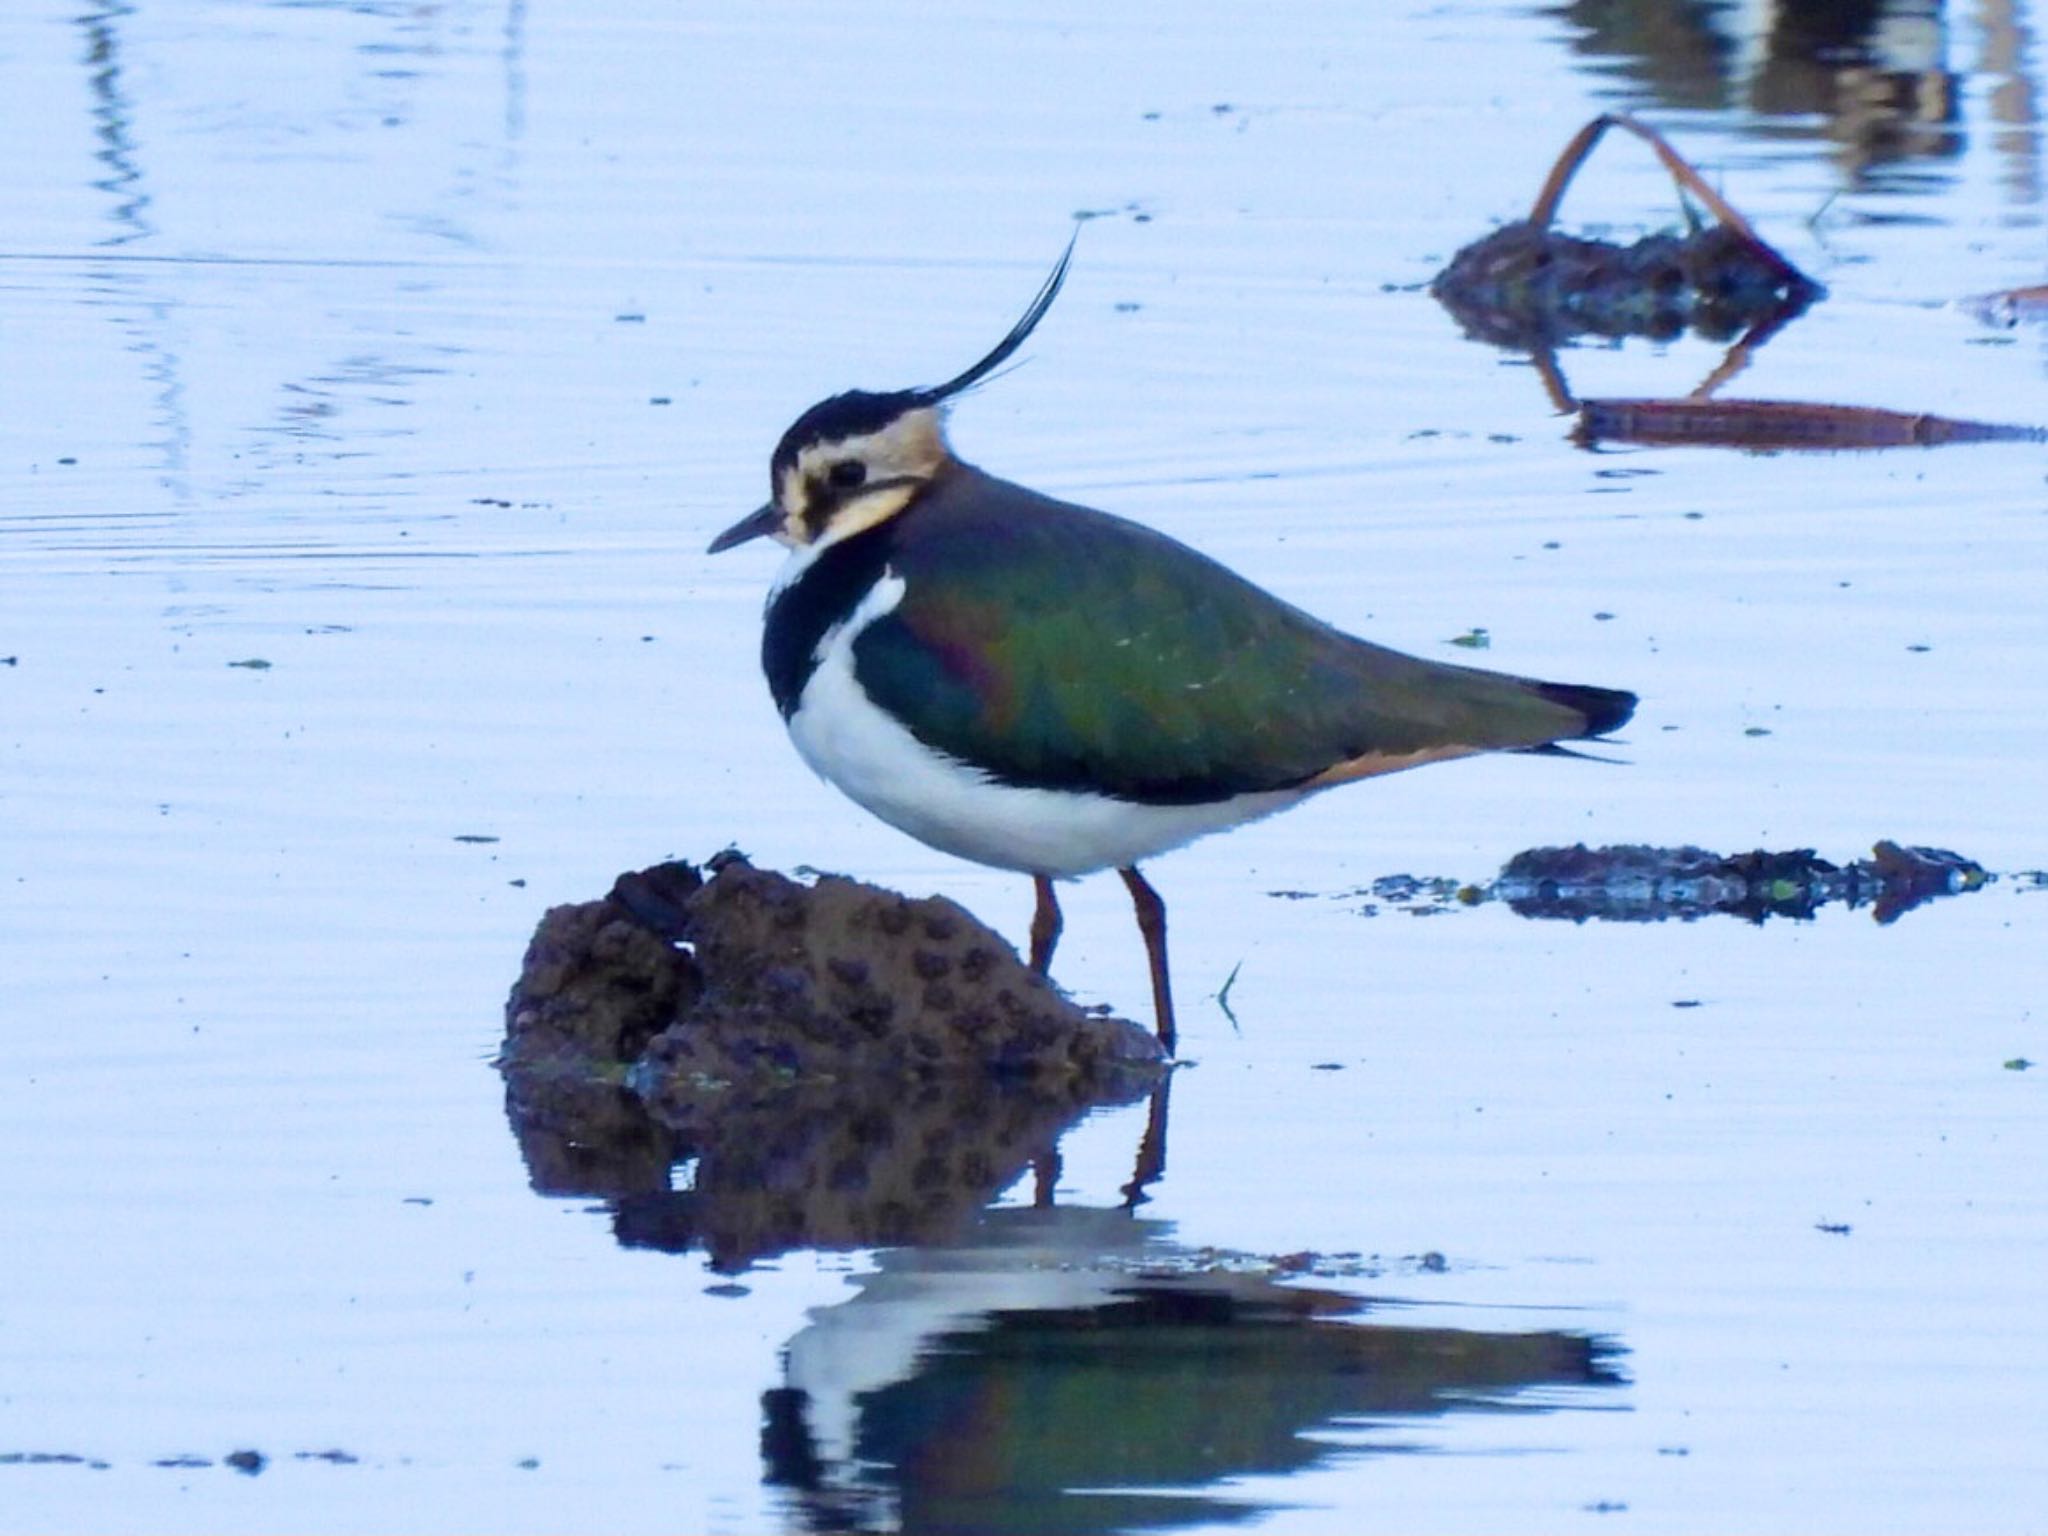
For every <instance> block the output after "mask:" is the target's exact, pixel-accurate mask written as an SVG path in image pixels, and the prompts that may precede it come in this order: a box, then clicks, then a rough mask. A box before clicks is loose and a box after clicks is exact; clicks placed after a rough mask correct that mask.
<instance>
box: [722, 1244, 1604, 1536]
mask: <svg viewBox="0 0 2048 1536" xmlns="http://www.w3.org/2000/svg"><path fill="white" fill-rule="evenodd" d="M1317 1258H1318V1256H1315V1255H1307V1254H1301V1255H1285V1256H1281V1257H1278V1258H1275V1259H1271V1260H1265V1261H1253V1260H1251V1259H1249V1258H1248V1257H1246V1256H1242V1255H1223V1256H1220V1257H1212V1256H1210V1255H1208V1253H1207V1251H1206V1250H1200V1249H1185V1248H1182V1247H1180V1246H1179V1245H1178V1244H1176V1243H1174V1242H1173V1241H1172V1240H1171V1229H1170V1228H1169V1227H1167V1226H1166V1225H1165V1224H1163V1223H1159V1222H1148V1221H1142V1220H1133V1219H1131V1218H1130V1217H1129V1216H1128V1215H1127V1214H1125V1213H1123V1212H1120V1211H1115V1212H1112V1211H1101V1210H1089V1209H1085V1208H1081V1209H1061V1210H1023V1209H1014V1208H1013V1209H1005V1210H999V1211H992V1212H990V1213H988V1214H987V1215H986V1216H985V1217H983V1218H982V1219H981V1220H980V1221H979V1222H977V1223H976V1224H975V1225H974V1227H973V1228H972V1229H970V1230H969V1231H968V1232H966V1233H963V1234H962V1236H961V1237H960V1238H959V1239H958V1240H957V1241H955V1242H953V1243H949V1244H947V1245H946V1246H944V1247H941V1248H931V1249H921V1250H907V1251H900V1252H894V1253H889V1254H884V1255H882V1256H881V1257H880V1259H879V1261H878V1265H877V1268H876V1271H875V1272H874V1273H872V1274H868V1275H863V1276H860V1277H859V1278H857V1279H856V1280H855V1281H854V1282H853V1283H854V1285H855V1286H856V1288H857V1289H856V1292H855V1294H854V1296H853V1297H852V1299H850V1300H848V1301H847V1302H845V1303H843V1304H841V1305H839V1306H835V1307H830V1308H822V1309H820V1310H818V1311H816V1312H813V1313H812V1314H811V1320H810V1323H809V1325H808V1326H807V1327H806V1328H805V1329H804V1330H803V1331H802V1332H800V1333H799V1334H797V1335H796V1337H795V1338H793V1339H791V1340H790V1341H789V1344H788V1347H787V1348H786V1350H785V1351H784V1361H785V1370H786V1372H787V1375H786V1378H785V1385H783V1386H781V1387H779V1388H777V1389H775V1390H773V1391H770V1392H769V1393H767V1394H766V1395H765V1396H764V1399H763V1405H762V1406H763V1410H764V1413H763V1417H764V1419H765V1420H766V1428H765V1430H764V1432H763V1435H762V1446H763V1453H764V1455H765V1457H766V1460H767V1463H768V1466H767V1478H768V1481H769V1482H770V1483H772V1484H775V1485H778V1486H781V1487H783V1488H786V1489H788V1490H790V1492H791V1495H792V1497H793V1498H794V1499H795V1500H796V1501H797V1502H798V1503H799V1506H800V1508H801V1510H802V1518H801V1519H800V1520H798V1521H795V1522H792V1523H795V1524H798V1525H800V1526H801V1527H802V1528H804V1529H810V1530H946V1531H997V1530H1030V1531H1097V1530H1101V1531H1110V1530H1126V1531H1128V1530H1147V1529H1160V1528H1165V1527H1168V1526H1171V1527H1179V1526H1182V1525H1186V1524H1195V1523H1202V1524H1209V1525H1221V1524H1224V1523H1228V1522H1230V1521H1231V1520H1232V1519H1233V1517H1234V1518H1235V1519H1240V1520H1241V1519H1246V1518H1249V1517H1252V1516H1254V1515H1256V1514H1257V1513H1259V1510H1258V1508H1257V1506H1255V1505H1247V1504H1244V1503H1241V1502H1236V1501H1225V1500H1223V1499H1221V1498H1218V1497H1217V1495H1216V1489H1217V1486H1218V1484H1219V1483H1225V1482H1228V1481H1230V1480H1233V1479H1243V1478H1251V1477H1257V1476H1260V1475H1280V1474H1284V1473H1289V1472H1294V1471H1299V1470H1301V1469H1303V1468H1305V1467H1307V1466H1310V1465H1314V1464H1316V1463H1319V1462H1323V1461H1326V1460H1327V1459H1328V1458H1330V1457H1332V1456H1334V1455H1337V1454H1341V1453H1343V1452H1350V1453H1356V1452H1359V1451H1364V1452H1367V1453H1370V1451H1371V1450H1372V1449H1373V1448H1374V1447H1375V1446H1376V1445H1382V1446H1386V1447H1387V1448H1389V1449H1398V1450H1409V1449H1413V1448H1414V1443H1415V1442H1414V1436H1415V1434H1416V1432H1417V1430H1418V1427H1419V1425H1420V1424H1422V1423H1426V1422H1427V1421H1429V1420H1432V1419H1436V1418H1440V1417H1442V1416H1444V1415H1447V1414H1455V1413H1460V1412H1470V1411H1479V1412H1489V1413H1500V1412H1503V1411H1506V1412H1518V1411H1519V1412H1525V1413H1534V1412H1544V1411H1550V1410H1554V1409H1556V1408H1558V1407H1560V1406H1562V1405H1565V1404H1570V1403H1573V1402H1575V1401H1576V1402H1578V1403H1581V1404H1583V1405H1585V1406H1588V1407H1593V1406H1604V1404H1603V1403H1602V1401H1601V1397H1600V1396H1597V1395H1596V1393H1599V1392H1600V1390H1601V1389H1612V1388H1614V1387H1616V1386H1618V1385H1620V1384H1621V1381H1622V1377H1621V1375H1620V1372H1619V1370H1618V1369H1617V1356H1618V1351H1617V1350H1616V1349H1615V1347H1614V1346H1613V1345H1612V1344H1611V1343H1609V1342H1608V1341H1606V1340H1603V1339H1599V1338H1596V1337H1590V1336H1588V1335H1585V1334H1582V1333H1571V1332H1564V1331H1542V1332H1518V1333H1492V1332H1482V1331H1476V1330H1473V1329H1470V1328H1421V1327H1404V1326H1401V1324H1400V1323H1399V1322H1398V1321H1395V1322H1393V1323H1391V1324H1390V1323H1387V1322H1383V1321H1380V1320H1379V1319H1377V1318H1370V1317H1369V1319H1368V1320H1363V1321H1361V1320H1359V1314H1361V1313H1366V1314H1370V1313H1372V1312H1373V1311H1375V1310H1376V1309H1375V1308H1374V1306H1373V1305H1372V1304H1371V1303H1368V1302H1366V1301H1364V1300H1363V1299H1361V1298H1359V1297H1357V1296H1354V1295H1350V1294H1346V1293H1345V1292H1342V1291H1338V1290H1332V1289H1324V1288H1318V1287H1314V1286H1309V1285H1303V1284H1300V1283H1298V1282H1296V1281H1295V1279H1294V1277H1295V1276H1296V1275H1298V1274H1301V1273H1304V1272H1307V1271H1309V1270H1310V1269H1311V1268H1312V1266H1313V1264H1314V1263H1315V1262H1316V1260H1317ZM1408 1267H1411V1268H1412V1267H1415V1266H1408ZM1420 1267H1421V1268H1422V1269H1423V1270H1425V1271H1426V1270H1427V1269H1428V1267H1429V1266H1428V1265H1427V1264H1426V1263H1424V1264H1421V1265H1420ZM1396 1316H1397V1317H1398V1312H1397V1313H1396ZM1137 1489H1142V1490H1143V1492H1142V1493H1140V1492H1135V1491H1133V1492H1124V1491H1121V1490H1137Z"/></svg>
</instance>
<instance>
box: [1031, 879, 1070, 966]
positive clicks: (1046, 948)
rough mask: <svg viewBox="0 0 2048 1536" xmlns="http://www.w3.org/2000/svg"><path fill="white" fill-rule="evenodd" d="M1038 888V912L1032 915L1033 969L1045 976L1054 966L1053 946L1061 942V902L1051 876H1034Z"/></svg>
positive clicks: (1033, 881) (1033, 880) (1034, 882)
mask: <svg viewBox="0 0 2048 1536" xmlns="http://www.w3.org/2000/svg"><path fill="white" fill-rule="evenodd" d="M1031 880H1032V883H1033V884H1034V885H1036V886H1037V887H1038V910H1037V911H1036V912H1033V913H1032V914H1031V969H1032V970H1034V971H1036V972H1038V974H1039V975H1041V976H1043V975H1045V974H1046V972H1047V970H1049V969H1050V968H1051V966H1052V951H1053V946H1054V945H1055V944H1057V943H1059V941H1060V929H1061V928H1062V927H1063V926H1065V925H1064V924H1063V923H1062V922H1061V920H1060V900H1059V898H1058V897H1057V896H1055V895H1054V894H1053V891H1052V877H1051V876H1050V875H1033V876H1032V877H1031Z"/></svg>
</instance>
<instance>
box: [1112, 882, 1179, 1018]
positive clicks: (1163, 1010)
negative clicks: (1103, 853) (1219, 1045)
mask: <svg viewBox="0 0 2048 1536" xmlns="http://www.w3.org/2000/svg"><path fill="white" fill-rule="evenodd" d="M1117 873H1118V874H1120V875H1122V876H1123V877H1124V885H1125V887H1126V888H1127V889H1128V890H1129V891H1130V893H1131V905H1132V906H1133V907H1135V908H1136V909H1137V913H1138V932H1140V933H1142V934H1143V935H1145V956H1146V958H1147V959H1149V960H1150V961H1151V962H1152V1011H1153V1013H1154V1014H1156V1015H1157V1016H1158V1019H1159V1043H1160V1044H1161V1045H1162V1046H1164V1047H1165V1048H1166V1054H1167V1055H1169V1056H1171V1055H1172V1054H1173V1041H1174V1029H1173V986H1172V984H1171V983H1170V982H1169V981H1168V980H1167V979H1166V903H1165V902H1163V901H1161V900H1160V899H1159V893H1158V892H1157V891H1155V890H1153V889H1152V887H1151V886H1150V885H1148V884H1146V883H1145V877H1144V876H1143V875H1141V874H1139V873H1138V866H1137V865H1135V864H1131V865H1127V866H1126V867H1124V868H1123V869H1120V870H1118V871H1117Z"/></svg>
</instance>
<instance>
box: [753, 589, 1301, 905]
mask: <svg viewBox="0 0 2048 1536" xmlns="http://www.w3.org/2000/svg"><path fill="white" fill-rule="evenodd" d="M902 597H903V582H902V580H901V579H900V578H899V577H897V576H895V575H893V574H885V575H884V576H883V577H882V579H881V580H880V581H879V582H877V583H876V584H875V587H874V590H873V591H871V592H870V593H869V594H868V595H867V597H865V598H864V599H863V600H862V601H861V604H860V606H859V607H858V608H856V609H855V610H854V611H853V613H852V614H851V615H850V616H849V617H848V619H847V621H846V622H845V623H844V624H842V625H839V626H838V627H837V628H835V629H833V630H831V631H829V632H828V633H827V634H826V636H825V638H824V640H823V641H821V642H820V643H819V647H818V666H817V670H816V671H814V672H813V673H812V674H811V677H810V681H809V682H807V683H806V684H805V685H804V691H803V695H802V697H801V699H800V700H799V701H798V705H797V709H796V712H795V713H794V714H792V715H791V716H790V717H789V734H790V739H791V740H793V741H794V742H795V743H796V749H797V751H798V752H799V753H801V754H802V755H803V759H804V761H805V762H807V763H809V764H810V765H811V767H812V768H813V769H815V770H816V771H817V773H818V774H819V775H820V776H821V777H823V778H825V779H828V780H830V781H831V782H832V783H833V784H835V785H837V786H838V787H839V788H840V789H841V790H843V791H845V793H846V794H847V795H849V796H851V797H852V798H853V799H854V800H855V801H857V802H858V803H859V804H861V805H862V806H865V807H866V808H867V809H868V810H870V811H872V812H874V813H875V815H877V816H879V817H881V818H882V820H884V821H886V822H888V823H889V825H891V826H892V827H896V828H899V829H900V830H902V831H905V832H908V833H909V834H910V835H911V836H912V837H914V838H916V839H918V841H920V842H923V843H928V844H930V845H931V846H932V847H934V848H937V849H939V850H941V851H942V852H945V853H951V854H956V855H958V856H959V857H961V858H963V859H973V860H974V861H975V862H976V863H980V864H992V865H995V866H996V867H997V868H999V869H1015V870H1022V871H1024V872H1025V873H1027V874H1039V875H1054V876H1070V875H1085V874H1089V873H1092V872H1093V871H1095V870H1098V869H1115V868H1122V867H1125V866H1127V865H1132V864H1136V863H1138V862H1139V861H1140V860H1143V859H1149V858H1151V857H1153V856H1154V855H1155V854H1160V853H1164V852H1166V851H1167V850H1168V849H1169V848H1178V847H1179V846H1180V845H1181V844H1182V843H1186V842H1190V841H1192V840H1193V839H1195V838H1198V837H1201V836H1203V835H1204V834H1205V833H1209V832H1219V831H1221V830H1223V829H1224V828H1225V827H1234V826H1237V825H1238V824H1240V823H1241V822H1246V821H1251V820H1253V819H1255V818H1256V817H1260V816H1265V815H1269V814H1270V813H1272V812H1274V811H1277V810H1281V809H1283V808H1285V807H1287V806H1289V805H1292V804H1294V803H1295V802H1296V801H1297V800H1299V799H1301V798H1302V793H1301V791H1299V790H1275V791H1272V792H1269V793H1265V794H1252V795H1238V796H1236V797H1235V798H1233V799H1230V800H1223V801H1217V802H1214V803H1211V804H1207V805H1135V804H1133V803H1131V802H1130V801H1128V800H1117V799H1113V798H1111V797H1110V796H1108V795H1092V794H1078V793H1073V792H1068V791H1055V790H1048V789H1020V788H1017V787H1016V786H1014V785H1009V784H999V783H997V782H995V781H994V780H992V779H990V778H989V777H988V776H987V775H986V774H984V773H982V772H980V771H979V770H977V769H974V768H971V767H969V766H968V765H966V764H965V763H962V762H959V761H958V760H957V759H954V758H950V757H947V756H945V755H943V754H941V753H938V752H935V751H933V750H932V749H931V748H930V747H927V746H925V745H924V744H923V743H922V742H920V741H919V740H917V738H916V737H914V736H912V735H911V734H910V732H909V731H907V730H906V729H904V728H903V727H902V726H901V725H898V724H897V723H896V722H895V721H894V720H892V719H891V718H890V717H889V716H888V715H886V714H884V713H883V712H882V711H881V710H880V709H878V708H876V707H875V705H874V703H873V702H872V701H871V700H870V699H869V698H868V696H867V694H866V693H865V692H863V691H862V689H861V686H860V684H859V683H858V682H857V681H855V679H854V675H853V641H854V638H855V637H856V636H857V635H858V634H859V633H860V632H861V630H863V629H865V628H866V627H867V626H868V625H869V624H872V623H873V622H874V621H875V620H876V619H878V618H880V617H882V615H884V614H886V613H888V612H889V610H890V609H892V608H894V607H895V606H896V604H897V603H898V602H899V601H901V600H902Z"/></svg>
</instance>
